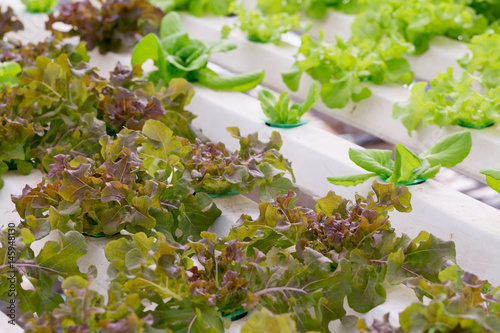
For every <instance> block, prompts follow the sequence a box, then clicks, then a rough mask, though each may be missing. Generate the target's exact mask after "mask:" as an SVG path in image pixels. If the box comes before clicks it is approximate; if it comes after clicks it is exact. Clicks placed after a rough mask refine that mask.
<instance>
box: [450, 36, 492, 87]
mask: <svg viewBox="0 0 500 333" xmlns="http://www.w3.org/2000/svg"><path fill="white" fill-rule="evenodd" d="M497 30H498V31H494V30H492V29H491V30H490V31H488V32H486V33H484V34H482V35H479V36H474V37H473V38H472V41H471V42H470V44H469V45H468V48H469V49H470V50H471V52H472V56H471V55H469V54H468V53H467V54H466V55H465V56H464V57H463V58H462V59H460V60H458V63H459V64H460V66H462V67H463V68H464V69H465V70H467V71H468V72H469V73H479V77H480V79H481V83H482V84H483V85H484V86H486V87H487V88H489V89H495V88H496V87H497V86H500V64H499V63H500V55H499V54H498V53H497V52H496V50H498V48H499V47H500V28H497Z"/></svg>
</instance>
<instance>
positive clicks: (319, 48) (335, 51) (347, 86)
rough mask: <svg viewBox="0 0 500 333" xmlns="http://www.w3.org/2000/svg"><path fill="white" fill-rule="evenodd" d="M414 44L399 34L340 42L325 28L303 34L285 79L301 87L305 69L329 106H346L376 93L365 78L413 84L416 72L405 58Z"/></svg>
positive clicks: (283, 74)
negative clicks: (332, 39)
mask: <svg viewBox="0 0 500 333" xmlns="http://www.w3.org/2000/svg"><path fill="white" fill-rule="evenodd" d="M410 48H411V45H409V44H404V43H402V41H400V40H398V39H396V38H392V37H391V38H386V39H384V40H383V41H381V40H377V39H374V40H371V39H368V38H366V39H364V40H356V39H351V40H349V41H346V42H344V41H343V40H342V39H340V38H337V42H336V43H332V42H329V41H325V38H324V34H323V32H321V31H320V34H319V38H318V39H314V38H312V37H311V36H309V35H308V34H304V35H302V44H301V46H300V48H299V50H298V53H297V54H296V56H295V58H296V59H297V60H296V62H295V63H294V65H293V66H292V68H291V69H290V70H289V71H287V72H285V73H282V74H281V76H282V78H283V82H284V83H285V84H286V85H287V87H288V88H289V89H290V90H292V91H297V90H298V88H299V84H300V79H301V77H302V74H303V73H304V72H305V73H307V74H308V75H309V76H311V78H312V79H313V80H315V81H317V82H318V83H319V84H320V86H321V89H320V96H321V99H322V100H323V102H324V103H325V105H326V106H327V107H329V108H343V107H345V106H346V105H347V104H348V103H349V101H350V100H351V99H352V101H354V102H355V103H357V102H360V101H361V100H363V99H365V98H368V97H370V96H371V95H372V92H371V90H370V89H369V88H368V87H366V86H363V85H362V84H361V83H362V82H371V83H374V84H382V83H384V82H385V81H390V82H397V83H401V84H403V83H405V84H410V83H411V82H412V80H413V73H412V71H411V70H410V65H409V63H408V61H407V60H406V59H404V58H403V55H404V54H405V52H407V51H408V49H410Z"/></svg>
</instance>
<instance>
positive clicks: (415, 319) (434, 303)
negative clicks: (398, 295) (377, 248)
mask: <svg viewBox="0 0 500 333" xmlns="http://www.w3.org/2000/svg"><path fill="white" fill-rule="evenodd" d="M439 278H440V281H439V282H429V281H426V280H425V279H421V278H414V279H412V280H410V281H409V282H408V283H407V284H406V285H407V286H408V287H410V288H412V289H414V290H415V293H416V295H417V296H418V298H419V299H420V300H421V301H422V299H423V297H424V295H425V297H426V298H427V299H428V301H427V302H425V303H417V302H415V303H412V304H411V305H410V306H408V307H407V308H406V309H405V310H404V311H403V312H401V313H400V314H399V324H400V325H401V327H393V326H392V325H391V324H390V322H389V320H388V319H389V318H388V314H387V315H386V316H385V317H384V320H383V321H379V320H375V321H374V323H373V324H372V326H368V325H367V324H366V323H365V321H364V319H361V320H360V322H359V323H358V326H357V327H358V329H359V330H360V332H392V333H401V332H417V331H418V332H428V331H430V330H432V329H434V328H438V329H439V332H454V331H456V330H461V331H463V330H467V331H469V332H497V331H498V330H500V308H499V307H498V303H499V299H500V294H499V288H493V287H492V286H491V284H489V283H488V282H487V281H482V280H480V279H479V278H478V277H477V276H476V275H474V274H471V273H468V272H464V271H463V270H462V269H460V267H458V266H450V267H448V268H446V269H445V270H444V271H443V272H441V273H440V274H439Z"/></svg>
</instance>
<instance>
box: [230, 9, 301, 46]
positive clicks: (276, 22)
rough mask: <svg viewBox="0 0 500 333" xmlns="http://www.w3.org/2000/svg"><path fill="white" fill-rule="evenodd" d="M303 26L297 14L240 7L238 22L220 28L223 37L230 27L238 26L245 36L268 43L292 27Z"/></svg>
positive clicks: (277, 38) (275, 40)
mask: <svg viewBox="0 0 500 333" xmlns="http://www.w3.org/2000/svg"><path fill="white" fill-rule="evenodd" d="M299 27H303V28H304V30H305V27H306V26H305V25H304V24H301V22H300V16H299V15H298V14H288V13H279V14H270V15H263V14H261V13H259V12H258V11H255V10H245V9H243V8H240V9H239V11H238V22H237V23H236V24H235V25H234V27H233V28H230V27H229V26H227V25H226V26H224V27H223V29H222V36H223V38H225V37H227V36H228V35H229V33H230V31H231V29H234V28H239V29H240V30H241V31H243V32H244V33H245V34H246V35H247V38H248V39H249V40H251V41H253V42H259V43H268V42H273V43H274V42H278V41H279V40H280V38H281V35H282V34H284V33H286V32H288V31H291V30H293V29H296V28H299Z"/></svg>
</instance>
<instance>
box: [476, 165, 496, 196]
mask: <svg viewBox="0 0 500 333" xmlns="http://www.w3.org/2000/svg"><path fill="white" fill-rule="evenodd" d="M479 172H481V173H482V174H483V175H485V176H486V182H487V183H488V185H490V187H491V188H492V189H494V190H495V191H497V192H499V193H500V169H484V170H481V171H479Z"/></svg>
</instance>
